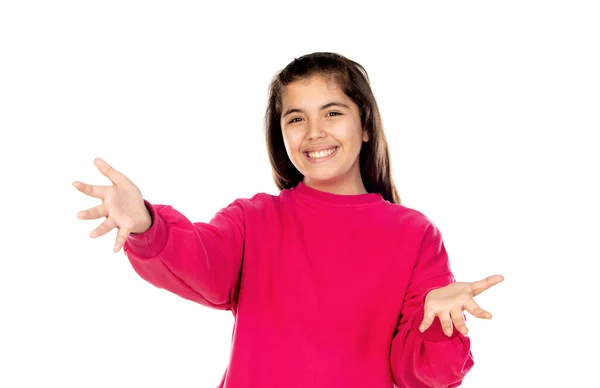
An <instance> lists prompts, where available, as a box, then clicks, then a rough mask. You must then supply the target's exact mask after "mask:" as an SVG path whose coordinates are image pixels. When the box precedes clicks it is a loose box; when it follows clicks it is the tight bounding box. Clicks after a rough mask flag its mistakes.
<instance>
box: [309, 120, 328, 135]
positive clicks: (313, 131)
mask: <svg viewBox="0 0 600 388" xmlns="http://www.w3.org/2000/svg"><path fill="white" fill-rule="evenodd" d="M325 136H327V134H326V133H325V131H324V130H323V126H322V125H321V123H320V122H319V121H318V120H310V121H309V122H308V125H307V131H306V139H308V140H316V139H322V138H324V137H325Z"/></svg>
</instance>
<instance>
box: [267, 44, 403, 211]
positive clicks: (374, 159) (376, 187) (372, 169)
mask: <svg viewBox="0 0 600 388" xmlns="http://www.w3.org/2000/svg"><path fill="white" fill-rule="evenodd" d="M317 75H318V76H324V77H332V78H333V79H334V80H335V81H336V82H337V83H338V85H339V87H340V88H341V89H342V90H343V92H344V93H345V94H346V95H347V96H348V98H350V99H351V100H352V101H354V103H355V104H356V105H357V106H358V108H359V111H360V120H361V123H362V125H363V128H364V129H366V130H367V133H368V135H369V141H368V142H363V144H362V148H361V150H360V174H361V177H362V180H363V184H364V186H365V189H366V190H367V192H369V193H379V194H381V195H382V196H383V198H384V199H385V200H387V201H389V202H391V203H397V204H400V203H401V201H400V196H399V195H398V191H397V190H396V187H395V185H394V182H393V179H392V171H391V165H390V157H389V150H388V145H387V141H386V139H385V135H384V132H383V125H382V122H381V116H380V114H379V108H378V107H377V102H376V101H375V96H374V95H373V91H372V90H371V85H370V82H369V76H368V74H367V71H366V70H365V69H364V68H363V67H362V66H361V65H360V64H358V63H357V62H354V61H352V60H350V59H348V58H346V57H344V56H343V55H340V54H336V53H328V52H316V53H312V54H307V55H304V56H301V57H300V58H296V59H294V60H293V61H292V62H291V63H289V64H288V65H287V66H286V67H285V68H284V69H283V70H281V71H280V72H278V73H277V74H276V75H275V77H273V80H272V81H271V84H270V87H269V101H268V105H267V111H266V114H265V130H266V134H265V135H266V141H267V149H268V152H269V159H270V161H271V167H272V169H273V179H274V180H275V184H276V185H277V187H278V188H279V189H280V190H284V189H289V188H292V187H295V186H297V185H298V183H300V182H301V181H302V180H303V179H304V176H303V175H302V173H300V171H298V169H296V167H295V166H294V165H293V164H292V162H291V160H290V159H289V157H288V155H287V153H286V150H285V146H284V143H283V134H282V130H281V121H280V120H281V113H282V112H281V110H282V94H283V90H284V88H285V86H286V85H289V84H290V83H292V82H294V81H298V80H301V79H305V78H308V77H311V76H317Z"/></svg>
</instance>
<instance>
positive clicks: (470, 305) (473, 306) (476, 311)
mask: <svg viewBox="0 0 600 388" xmlns="http://www.w3.org/2000/svg"><path fill="white" fill-rule="evenodd" d="M464 308H465V310H467V311H468V312H469V314H471V315H472V316H474V317H476V318H483V319H492V314H491V313H490V312H489V311H486V310H484V309H482V308H481V307H479V305H478V304H477V302H475V301H474V300H473V299H469V300H468V301H467V302H466V303H465V305H464Z"/></svg>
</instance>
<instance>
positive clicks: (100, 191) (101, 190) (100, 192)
mask: <svg viewBox="0 0 600 388" xmlns="http://www.w3.org/2000/svg"><path fill="white" fill-rule="evenodd" d="M73 186H74V187H75V188H76V189H77V190H79V191H81V192H82V193H83V194H86V195H89V196H90V197H94V198H100V199H102V198H104V196H105V195H106V189H107V186H93V185H88V184H86V183H82V182H79V181H75V182H73Z"/></svg>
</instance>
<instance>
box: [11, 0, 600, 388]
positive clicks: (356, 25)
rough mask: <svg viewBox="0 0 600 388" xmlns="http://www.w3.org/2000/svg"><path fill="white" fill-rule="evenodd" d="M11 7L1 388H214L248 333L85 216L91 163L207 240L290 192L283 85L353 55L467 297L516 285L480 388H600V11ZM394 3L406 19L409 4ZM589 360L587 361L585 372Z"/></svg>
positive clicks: (501, 300)
mask: <svg viewBox="0 0 600 388" xmlns="http://www.w3.org/2000/svg"><path fill="white" fill-rule="evenodd" d="M199 3H200V2H192V1H170V2H166V1H164V2H158V1H144V2H142V1H138V2H133V1H123V0H121V1H103V2H91V1H69V2H67V1H46V2H42V1H39V2H32V1H5V2H2V3H1V4H2V5H0V56H1V57H0V68H1V69H0V70H1V71H0V129H1V131H2V135H1V140H0V151H1V152H0V169H1V174H2V181H1V182H2V183H1V185H2V186H1V190H0V195H1V202H0V203H1V204H2V207H3V208H2V212H1V225H2V226H1V228H2V232H1V234H0V239H1V247H2V250H1V253H0V255H1V256H0V259H1V263H0V264H1V267H0V386H1V387H7V388H12V387H50V386H52V387H167V386H168V387H215V386H216V385H217V384H218V383H219V381H220V379H221V376H222V374H223V371H224V369H225V367H226V365H227V361H228V354H229V346H230V340H231V329H232V325H233V320H232V316H231V314H230V313H228V312H221V311H214V310H209V309H207V308H204V307H201V306H199V305H197V304H194V303H193V302H189V301H187V300H184V299H181V298H179V297H176V296H174V295H172V294H169V293H167V292H166V291H163V290H159V289H157V288H155V287H153V286H151V285H150V284H148V283H146V282H145V281H143V280H142V279H141V278H139V277H138V276H137V275H136V273H135V272H134V271H133V269H132V268H131V266H130V264H129V262H128V260H127V258H126V257H125V256H124V254H123V252H122V251H121V252H119V253H117V254H113V253H112V246H113V243H114V237H115V235H116V233H115V231H113V232H112V233H111V234H109V235H108V236H104V237H103V238H100V239H97V240H94V239H90V238H89V237H88V234H89V232H90V231H91V230H92V229H94V228H95V226H96V225H98V224H99V223H100V222H101V221H100V220H97V221H81V220H78V219H77V218H76V214H77V212H78V211H79V210H83V209H86V208H89V207H92V206H94V205H96V204H98V201H97V200H95V199H93V198H90V197H86V196H84V195H83V194H81V193H79V192H78V191H77V190H75V189H74V188H73V187H72V186H71V183H72V182H73V181H75V180H80V181H83V182H87V183H92V184H108V181H107V180H106V179H105V178H104V177H103V176H102V175H101V174H100V173H99V172H98V171H97V170H96V168H95V166H94V164H93V159H94V158H95V157H96V156H100V157H103V158H104V159H105V160H106V161H108V162H109V163H111V164H112V165H113V166H114V167H115V168H117V169H119V170H121V171H122V172H124V173H125V174H126V175H128V176H129V177H130V178H131V179H132V180H133V181H134V182H135V183H136V184H137V185H138V186H139V187H140V189H141V190H142V193H143V195H144V197H145V198H146V199H148V200H149V201H151V202H153V203H158V204H170V205H172V206H173V207H175V208H176V209H178V210H180V211H181V212H183V213H184V214H186V215H187V216H188V217H189V218H190V219H192V220H198V221H206V220H208V219H210V218H211V217H212V216H213V215H214V213H215V212H216V211H217V210H219V209H220V208H221V207H223V206H225V205H227V204H228V203H229V202H230V201H232V200H233V199H235V198H238V197H248V196H251V195H253V194H254V193H256V192H261V191H262V192H270V193H276V192H277V190H276V188H275V186H274V184H273V182H272V181H271V175H270V174H271V172H270V166H269V164H268V159H267V154H266V150H265V146H264V140H263V116H264V110H265V107H266V98H267V94H266V93H267V87H268V84H269V81H270V80H271V77H272V76H273V75H274V74H275V73H276V71H278V70H279V69H281V68H283V67H284V66H285V65H286V64H287V63H288V62H290V61H292V60H293V59H294V58H295V57H299V56H301V55H303V54H306V53H309V52H313V51H334V52H338V53H341V54H344V55H346V56H348V57H349V58H351V59H354V60H356V61H358V62H359V63H361V64H363V65H364V66H365V68H366V69H367V71H368V72H369V74H370V77H371V81H372V87H373V90H374V93H375V96H376V98H377V100H378V102H379V105H380V108H381V112H382V115H383V122H384V126H385V130H386V134H387V137H388V141H389V146H390V149H391V152H392V162H393V168H394V170H393V173H394V178H395V180H396V183H397V186H398V189H399V191H400V194H401V197H402V200H403V203H404V204H405V205H406V206H409V207H412V208H416V209H418V210H420V211H422V212H423V213H425V214H426V215H428V216H429V217H430V218H431V219H432V220H433V221H434V222H435V223H436V224H437V225H438V226H439V228H440V229H441V231H442V234H443V235H444V238H445V241H446V247H447V249H448V252H449V254H450V256H451V263H452V267H453V270H454V272H455V276H456V278H457V280H459V281H474V280H478V279H480V278H483V277H485V276H488V275H492V274H496V273H500V274H503V275H504V276H505V279H506V280H505V282H504V283H501V284H500V285H498V286H496V287H494V288H492V289H491V290H489V291H487V292H486V293H484V294H482V295H480V296H479V297H478V299H476V300H477V301H478V302H479V303H480V304H481V306H482V307H484V308H487V309H489V310H490V311H491V312H492V313H493V314H494V318H493V319H492V320H491V321H484V320H481V321H478V320H476V319H475V318H471V319H470V320H469V321H468V322H469V327H470V330H471V332H470V336H471V339H472V351H473V354H474V357H475V367H474V369H473V370H472V371H471V373H470V374H469V375H468V376H467V378H466V379H465V381H464V384H463V386H464V387H467V388H480V387H486V388H488V387H489V388H492V387H546V386H562V387H566V386H569V387H580V386H581V387H583V386H586V387H589V386H592V385H593V384H596V383H597V381H598V380H597V370H596V368H597V361H598V359H597V354H598V353H597V349H598V346H599V343H598V333H597V330H598V322H597V318H598V300H599V299H598V295H599V293H598V290H597V279H598V275H597V272H596V271H594V270H593V268H597V266H596V263H597V262H598V260H599V259H600V254H599V250H598V242H599V238H598V233H599V231H600V230H599V229H600V228H599V226H598V217H599V215H600V214H599V213H600V211H599V205H598V198H599V194H600V192H599V190H598V175H599V174H598V167H599V166H600V160H599V157H598V153H599V151H598V149H599V148H600V147H599V145H600V142H599V141H598V140H594V137H596V139H597V136H598V134H599V132H600V130H599V129H600V112H599V111H600V77H599V74H600V70H599V69H600V58H599V51H600V49H599V48H600V38H599V37H600V28H599V25H600V24H599V23H598V20H599V19H600V13H599V12H598V8H597V7H595V6H593V4H594V3H595V2H593V1H589V2H583V1H562V2H559V1H543V2H542V1H539V2H533V1H503V2H481V1H462V2H459V3H457V2H432V1H428V2H418V3H417V2H412V3H411V4H406V3H403V4H400V5H394V6H393V7H394V8H393V9H392V5H383V3H382V2H377V1H368V2H365V3H360V4H359V3H357V4H351V3H350V2H327V1H326V2H323V3H321V4H317V3H311V2H307V1H302V2H274V1H273V2H270V3H267V2H262V3H261V4H255V3H254V2H241V1H240V2H238V3H237V4H236V3H235V2H222V3H219V4H221V5H216V4H215V3H216V2H209V4H210V5H199ZM390 4H391V2H390ZM585 353H588V354H589V355H585Z"/></svg>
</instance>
